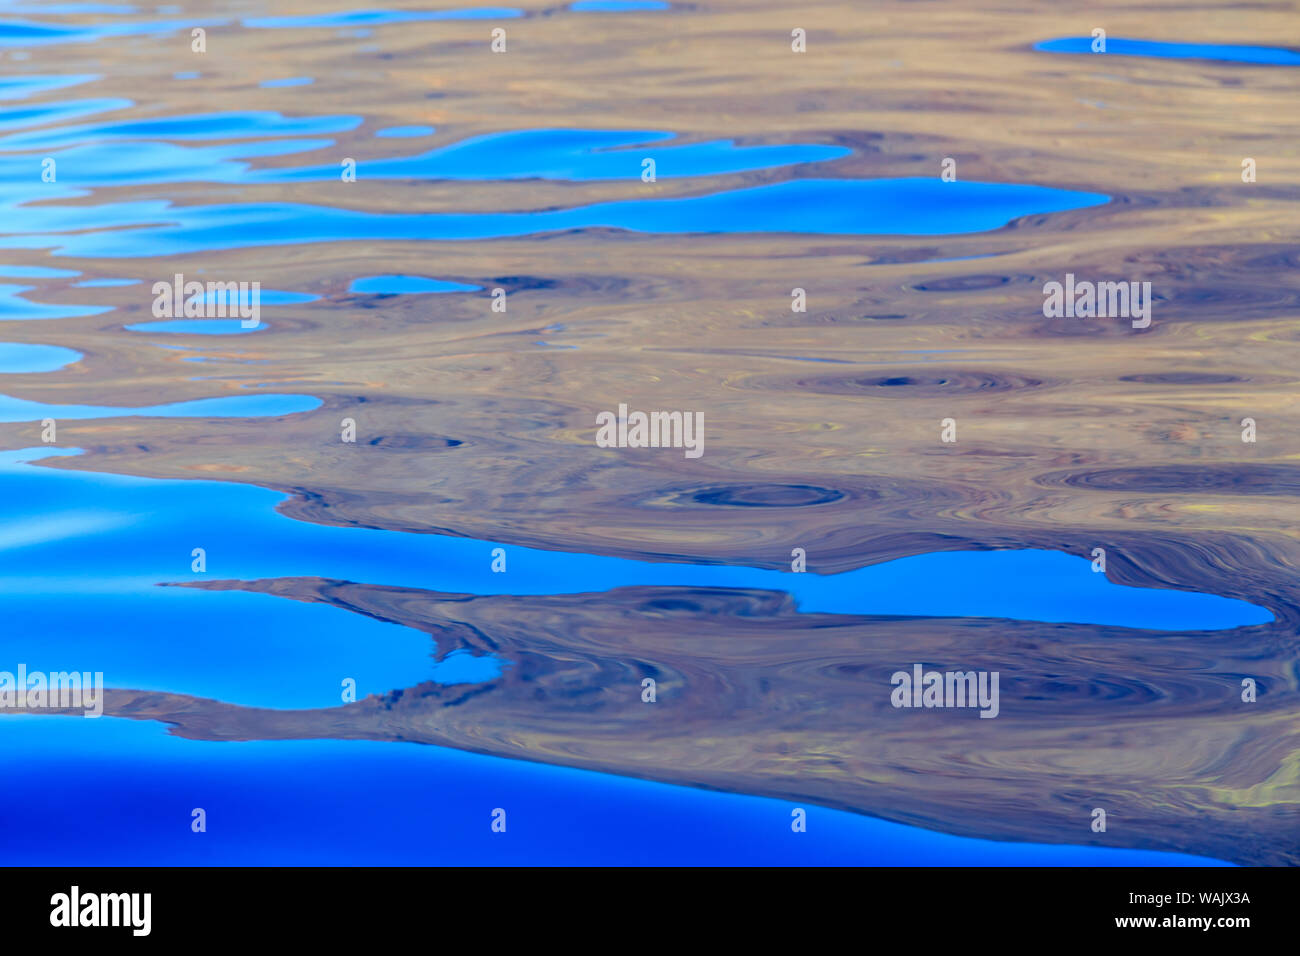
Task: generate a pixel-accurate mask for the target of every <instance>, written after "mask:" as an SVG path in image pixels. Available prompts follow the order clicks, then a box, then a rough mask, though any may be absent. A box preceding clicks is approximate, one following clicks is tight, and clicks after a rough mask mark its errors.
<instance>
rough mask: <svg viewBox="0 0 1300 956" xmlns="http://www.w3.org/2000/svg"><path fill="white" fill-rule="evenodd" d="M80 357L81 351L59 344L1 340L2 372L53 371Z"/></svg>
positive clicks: (0, 370) (0, 366) (0, 357)
mask: <svg viewBox="0 0 1300 956" xmlns="http://www.w3.org/2000/svg"><path fill="white" fill-rule="evenodd" d="M80 359H81V353H80V352H74V351H73V350H72V349H65V348H61V347H60V346H57V345H28V344H26V343H23V342H0V372H8V373H16V372H53V371H54V370H55V369H60V368H63V367H64V366H65V365H71V364H72V363H73V362H76V361H80Z"/></svg>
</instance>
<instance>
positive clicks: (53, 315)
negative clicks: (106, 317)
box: [0, 273, 113, 322]
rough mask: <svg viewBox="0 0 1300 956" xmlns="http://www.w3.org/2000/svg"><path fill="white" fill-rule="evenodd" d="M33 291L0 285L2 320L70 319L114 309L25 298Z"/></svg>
mask: <svg viewBox="0 0 1300 956" xmlns="http://www.w3.org/2000/svg"><path fill="white" fill-rule="evenodd" d="M70 274H71V275H76V273H70ZM31 291H33V287H32V286H23V285H0V321H5V322H13V321H19V320H26V319H70V318H73V317H74V316H79V315H100V314H101V313H104V312H111V311H113V309H112V306H107V305H56V304H53V303H46V302H33V301H31V300H30V299H26V298H23V294H24V293H26V292H31Z"/></svg>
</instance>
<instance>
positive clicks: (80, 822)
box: [0, 716, 1227, 866]
mask: <svg viewBox="0 0 1300 956" xmlns="http://www.w3.org/2000/svg"><path fill="white" fill-rule="evenodd" d="M0 752H3V753H4V754H5V755H6V758H7V760H9V761H12V764H11V765H13V766H21V767H22V768H23V776H24V779H25V780H28V781H51V780H63V779H66V777H67V774H68V768H70V767H75V768H76V779H77V785H76V786H66V787H65V786H48V787H43V788H41V792H40V799H38V800H33V799H32V798H31V795H30V794H31V787H17V786H14V787H2V788H0V819H3V820H5V821H6V831H5V840H4V851H3V859H4V862H5V863H7V864H10V865H38V864H39V865H56V866H57V865H90V866H94V865H113V864H120V863H121V862H122V861H123V860H132V861H136V862H138V863H141V864H146V865H149V864H153V865H159V864H191V865H228V864H246V863H265V864H286V865H289V864H298V865H319V866H340V865H353V864H391V865H408V866H418V865H430V864H446V865H450V864H463V865H483V864H502V865H508V864H516V865H528V864H571V865H645V866H656V865H818V864H821V865H842V866H851V865H885V866H889V865H900V866H953V865H957V866H963V865H969V866H1225V865H1227V864H1223V863H1220V862H1219V861H1217V860H1211V859H1207V858H1204V857H1196V856H1189V855H1184V854H1178V853H1157V852H1152V851H1147V850H1126V849H1111V848H1107V847H1101V846H1095V845H1093V846H1070V845H1060V846H1040V845H1035V844H1027V843H999V842H993V841H990V840H974V839H967V838H962V837H954V836H947V835H944V834H941V833H935V832H932V831H929V830H920V829H916V828H913V827H907V826H903V825H901V824H897V823H888V822H885V821H883V820H875V819H872V818H870V817H863V816H858V815H856V814H852V813H844V812H841V811H838V810H827V809H823V808H820V807H816V806H813V805H811V804H806V803H790V802H788V801H783V800H772V799H765V798H759V797H748V796H740V795H736V794H727V793H714V792H711V791H705V790H692V789H687V788H684V787H673V786H668V785H665V784H657V783H649V782H646V781H642V780H632V779H628V778H622V777H614V776H609V775H606V774H599V773H591V772H588V771H583V770H572V769H568V768H564V767H550V766H543V765H540V764H531V763H525V762H522V761H517V760H502V759H499V758H495V757H485V756H481V755H478V754H471V753H462V752H459V751H455V750H446V749H443V748H439V747H426V746H420V745H418V744H402V743H377V742H373V741H358V740H337V741H336V740H310V741H297V740H290V741H274V742H260V741H240V742H220V743H218V742H210V741H194V740H183V739H181V738H178V737H172V736H169V735H168V734H167V733H166V732H165V731H164V729H163V728H162V727H159V726H158V725H157V724H152V723H149V722H138V723H137V722H133V721H128V720H123V719H118V718H112V717H101V718H98V719H94V720H87V719H84V718H80V717H44V718H40V717H13V716H10V717H0ZM795 807H802V808H803V809H805V810H806V811H807V832H806V833H793V832H792V831H791V830H790V819H791V815H790V814H791V810H792V809H794V808H795ZM195 808H202V809H203V810H204V811H205V812H206V814H207V832H206V833H194V832H192V831H191V829H190V826H191V821H192V819H193V818H192V816H191V814H192V811H193V810H194V809H195ZM497 808H501V809H503V810H505V811H506V831H505V833H492V832H491V829H490V823H491V818H492V812H493V811H494V810H495V809H497ZM1082 815H1083V819H1084V820H1085V821H1086V819H1087V817H1086V813H1084V814H1082ZM1081 830H1083V832H1081V833H1080V834H1079V839H1080V840H1081V841H1083V840H1093V841H1096V842H1100V841H1101V840H1102V839H1104V837H1098V836H1096V835H1093V834H1091V833H1089V832H1088V831H1087V829H1086V826H1084V827H1081Z"/></svg>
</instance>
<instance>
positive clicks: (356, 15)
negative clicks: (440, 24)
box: [243, 7, 524, 30]
mask: <svg viewBox="0 0 1300 956" xmlns="http://www.w3.org/2000/svg"><path fill="white" fill-rule="evenodd" d="M523 15H524V12H523V11H522V10H518V9H515V8H514V7H479V8H477V9H463V10H348V11H343V12H339V13H316V14H306V15H303V16H291V17H249V18H247V19H245V20H244V21H243V25H244V26H246V27H253V28H254V29H275V30H296V29H301V28H304V27H356V26H380V25H382V24H386V23H423V22H427V21H433V20H510V19H514V18H515V17H522V16H523Z"/></svg>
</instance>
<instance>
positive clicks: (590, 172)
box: [0, 129, 852, 182]
mask: <svg viewBox="0 0 1300 956" xmlns="http://www.w3.org/2000/svg"><path fill="white" fill-rule="evenodd" d="M672 139H674V136H673V134H672V133H664V132H650V131H636V130H581V129H529V130H516V131H513V132H508V133H491V134H489V135H486V136H476V137H473V138H471V139H467V140H463V141H461V142H458V143H452V144H451V145H448V146H441V147H438V148H436V149H433V150H430V151H429V152H427V153H423V154H421V155H419V156H406V157H400V158H395V159H375V160H367V161H365V162H363V163H359V164H358V165H357V177H358V178H366V179H457V180H459V179H469V180H497V179H560V180H568V181H575V182H584V181H590V180H598V179H626V180H629V181H638V182H639V181H640V179H641V171H642V167H641V162H642V160H643V159H651V158H652V159H654V160H655V175H656V178H658V179H678V178H682V177H687V176H714V175H719V174H722V173H738V172H746V171H748V170H754V169H772V168H776V167H779V166H790V165H794V164H798V163H815V162H825V161H828V160H832V159H839V158H841V157H843V156H848V155H849V154H850V153H851V152H852V150H850V149H848V148H846V147H843V146H824V145H799V144H791V145H785V144H778V145H768V146H764V145H755V146H738V145H736V143H735V141H733V140H713V141H710V142H707V143H687V144H676V143H669V142H667V141H668V140H672ZM2 143H3V141H0V144H2ZM633 147H637V148H635V149H634V148H633ZM338 175H339V170H338V165H337V164H334V165H328V164H326V165H321V166H311V167H304V168H296V169H263V170H258V171H257V172H255V173H253V174H252V176H251V178H252V180H253V181H256V182H290V181H302V180H321V179H337V178H338Z"/></svg>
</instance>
